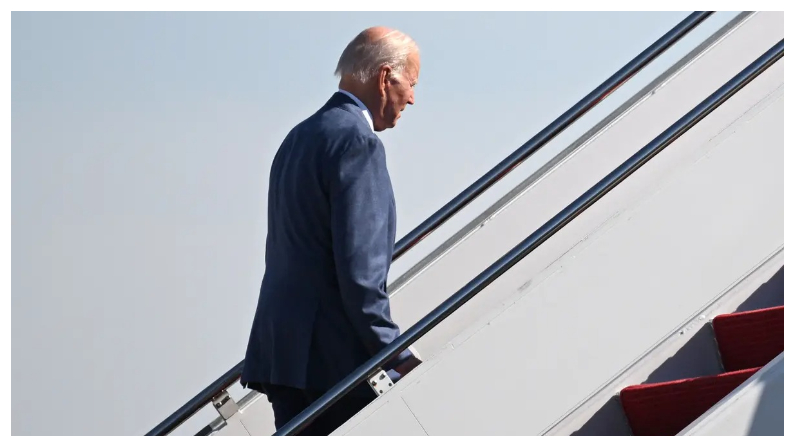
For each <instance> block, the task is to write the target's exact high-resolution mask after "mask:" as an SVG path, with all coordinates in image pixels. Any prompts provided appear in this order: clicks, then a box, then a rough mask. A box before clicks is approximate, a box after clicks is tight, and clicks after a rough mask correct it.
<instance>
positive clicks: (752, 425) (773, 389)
mask: <svg viewBox="0 0 795 447" xmlns="http://www.w3.org/2000/svg"><path fill="white" fill-rule="evenodd" d="M680 436H784V353H783V352H782V353H781V354H779V356H778V357H776V358H775V359H774V360H773V361H772V362H770V363H769V364H768V365H767V366H765V367H764V368H762V369H761V370H760V371H759V372H758V373H756V374H754V375H753V376H752V377H751V378H750V379H748V380H747V381H745V383H743V384H742V385H741V386H740V387H738V388H737V389H736V390H734V391H733V392H732V393H731V394H729V395H728V396H726V397H725V398H724V399H723V400H721V401H720V402H718V403H717V404H716V405H715V406H714V407H712V409H710V410H709V411H708V412H707V413H705V414H704V415H703V416H701V417H700V418H698V419H697V420H696V421H695V422H693V423H692V424H690V425H689V426H688V427H687V428H685V429H684V430H682V432H681V433H680Z"/></svg>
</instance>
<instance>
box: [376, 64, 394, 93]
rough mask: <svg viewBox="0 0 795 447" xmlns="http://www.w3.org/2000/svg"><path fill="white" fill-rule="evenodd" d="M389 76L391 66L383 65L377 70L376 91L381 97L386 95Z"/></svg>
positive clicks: (390, 74)
mask: <svg viewBox="0 0 795 447" xmlns="http://www.w3.org/2000/svg"><path fill="white" fill-rule="evenodd" d="M390 76H392V67H390V66H388V65H384V66H383V67H381V69H379V70H378V93H379V94H380V95H381V97H385V96H386V86H387V85H388V84H389V79H390Z"/></svg>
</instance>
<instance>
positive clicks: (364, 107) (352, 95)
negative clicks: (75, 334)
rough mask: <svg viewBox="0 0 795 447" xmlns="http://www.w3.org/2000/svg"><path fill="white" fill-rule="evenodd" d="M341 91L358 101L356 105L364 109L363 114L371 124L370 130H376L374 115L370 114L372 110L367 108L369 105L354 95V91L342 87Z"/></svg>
mask: <svg viewBox="0 0 795 447" xmlns="http://www.w3.org/2000/svg"><path fill="white" fill-rule="evenodd" d="M339 91H340V93H344V94H346V95H348V97H349V98H351V99H352V100H353V101H354V102H355V103H356V105H357V106H359V108H360V109H362V115H364V119H365V120H367V124H369V125H370V130H372V131H373V132H375V128H374V127H373V117H372V115H371V114H370V110H368V109H367V106H365V105H364V103H363V102H361V101H359V98H357V97H356V96H354V94H353V93H351V92H348V91H345V90H343V89H340V90H339Z"/></svg>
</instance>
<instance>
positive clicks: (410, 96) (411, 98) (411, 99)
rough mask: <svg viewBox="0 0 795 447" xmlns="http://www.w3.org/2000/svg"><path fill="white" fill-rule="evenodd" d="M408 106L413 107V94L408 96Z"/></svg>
mask: <svg viewBox="0 0 795 447" xmlns="http://www.w3.org/2000/svg"><path fill="white" fill-rule="evenodd" d="M409 104H411V105H414V92H412V93H411V95H409Z"/></svg>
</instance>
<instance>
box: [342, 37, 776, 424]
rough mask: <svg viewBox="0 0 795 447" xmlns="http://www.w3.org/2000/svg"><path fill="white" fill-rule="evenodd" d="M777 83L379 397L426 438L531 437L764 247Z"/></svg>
mask: <svg viewBox="0 0 795 447" xmlns="http://www.w3.org/2000/svg"><path fill="white" fill-rule="evenodd" d="M748 37H749V36H746V38H748ZM751 37H753V36H751ZM779 38H780V37H779ZM743 46H746V47H747V46H748V45H747V42H733V43H732V48H731V51H730V53H731V52H734V50H736V48H737V47H743ZM766 49H767V46H765V47H764V48H762V49H761V50H760V51H759V52H758V53H756V54H755V55H754V57H753V58H755V57H757V56H758V55H759V54H761V53H762V52H763V51H764V50H766ZM730 56H731V55H730V54H726V53H724V54H722V57H724V58H725V57H730ZM753 58H751V59H753ZM718 62H720V61H718ZM744 63H745V62H744ZM740 68H742V67H740ZM711 69H722V67H721V66H720V64H719V63H715V64H710V65H709V66H706V67H702V70H706V71H710V70H711ZM737 71H739V68H738V69H737V70H731V71H730V72H729V73H726V76H725V77H726V78H728V77H730V76H731V75H733V74H734V73H736V72H737ZM782 85H783V63H782V62H779V63H778V64H776V65H775V66H774V67H772V68H771V69H769V70H768V71H767V72H766V73H765V74H763V75H761V76H760V77H759V78H758V79H757V80H756V81H754V82H753V83H752V84H751V85H749V86H748V87H747V88H746V89H744V90H743V91H741V92H739V93H738V94H737V95H736V96H735V97H734V98H732V99H731V100H730V101H729V102H727V103H726V104H725V105H724V106H722V107H721V108H720V109H719V110H717V111H716V112H714V113H713V114H712V115H710V116H709V117H707V118H706V119H705V120H704V121H703V122H702V123H701V124H699V125H698V126H696V127H695V128H694V129H692V130H691V131H690V132H688V134H686V135H685V136H683V137H682V138H681V139H680V140H678V141H677V142H676V143H674V144H673V145H672V146H671V147H669V148H668V149H667V150H666V152H664V153H663V154H661V155H660V156H659V157H658V158H656V159H654V160H653V161H652V162H650V163H649V164H648V165H647V166H645V167H644V168H642V169H641V170H640V171H638V172H637V173H636V174H635V175H633V176H632V177H630V179H628V180H627V181H626V182H625V183H624V184H622V185H621V186H619V187H618V188H617V189H616V190H614V191H613V192H611V193H610V194H609V195H608V196H607V197H605V199H604V200H602V201H600V202H599V203H598V204H596V205H594V207H593V208H591V209H590V210H589V211H588V212H586V213H584V214H583V215H582V216H580V218H578V219H577V220H575V222H574V223H573V224H572V225H570V226H574V227H575V228H576V227H577V226H578V224H579V226H580V228H579V230H580V231H584V230H587V232H586V234H587V236H588V237H587V238H583V239H579V240H578V241H577V243H576V246H575V247H572V249H570V250H568V251H567V252H565V253H561V252H560V251H561V250H560V249H561V246H562V245H564V246H565V244H567V241H568V240H570V239H571V238H572V236H573V234H571V231H570V232H569V234H565V233H566V232H567V231H568V227H567V229H564V230H563V231H561V233H558V235H556V236H555V237H553V238H552V239H550V241H548V242H547V244H548V245H549V246H552V247H553V248H557V249H558V252H557V258H556V259H557V261H556V262H555V263H553V264H552V265H550V266H549V267H548V268H547V269H546V271H544V272H542V273H543V274H541V275H538V273H539V272H538V270H537V269H538V267H537V266H533V267H528V264H532V263H533V262H534V260H533V259H532V257H533V256H532V255H531V256H530V257H529V258H530V259H529V260H527V259H526V260H525V261H523V262H521V263H519V264H518V265H517V266H516V267H514V269H512V270H511V271H510V272H509V273H511V274H514V275H516V276H517V278H516V280H520V281H521V280H523V281H528V280H531V279H533V284H532V287H530V288H528V289H527V290H526V291H525V292H524V294H523V295H521V296H514V297H512V302H511V303H510V307H507V310H506V311H504V312H502V313H500V314H499V315H496V316H489V317H488V321H483V322H481V323H478V324H477V325H475V326H474V327H473V328H472V329H471V330H469V331H468V333H467V334H466V335H464V336H462V337H460V340H459V341H458V342H457V343H456V344H455V349H453V350H450V351H448V352H446V353H445V354H443V355H442V357H441V359H439V361H435V362H430V364H428V365H425V366H423V367H421V368H420V369H419V370H417V371H416V373H415V374H412V375H410V376H409V377H407V378H405V379H404V381H402V382H401V383H398V384H397V386H396V387H395V389H393V390H392V391H391V392H390V393H400V395H401V397H402V398H403V399H404V401H405V402H406V403H407V404H408V405H409V408H410V409H411V411H412V413H413V414H414V415H415V416H416V418H417V420H418V421H419V422H420V424H422V426H423V427H424V429H425V430H426V432H428V433H429V434H431V435H439V434H456V435H482V434H502V435H505V434H538V433H541V432H543V431H544V429H545V428H546V427H548V426H550V425H551V424H552V423H554V422H555V421H556V420H557V419H558V418H559V417H560V416H561V415H563V414H564V413H566V412H568V411H569V410H570V409H572V408H574V407H576V405H577V404H578V403H579V402H581V401H582V400H584V399H585V398H586V397H588V396H589V395H591V394H592V393H593V392H594V391H596V390H597V389H598V388H599V387H600V386H601V385H602V384H604V383H606V382H607V381H609V380H610V378H611V377H612V376H613V375H614V374H616V373H617V372H618V371H621V370H622V369H623V368H625V367H626V366H627V365H629V364H631V363H632V361H633V360H634V359H636V358H638V357H639V356H641V355H642V354H643V353H644V352H645V351H646V350H647V349H648V348H649V347H650V346H652V345H654V344H655V343H656V342H657V341H658V340H661V339H662V338H664V337H665V336H666V335H667V334H668V333H669V332H670V331H671V330H672V329H673V328H674V327H677V326H678V325H680V324H681V323H682V322H684V321H687V320H688V318H690V316H691V315H692V314H693V313H695V312H696V311H698V310H699V309H701V308H703V307H704V305H705V304H707V303H709V302H710V301H712V300H713V299H714V298H715V297H717V296H719V295H720V293H721V291H723V290H725V289H726V288H727V287H728V286H729V285H730V284H732V283H734V282H735V281H736V280H737V279H738V278H740V277H742V276H743V275H744V274H745V273H746V272H748V271H749V270H751V269H752V268H753V267H754V266H755V265H757V264H758V263H759V262H761V261H762V260H763V259H765V258H766V257H768V256H769V255H770V254H771V253H774V252H775V251H776V250H777V249H778V248H779V247H781V246H782V245H783V242H784V239H783V237H784V236H783V172H782V170H781V166H782V163H783V96H782V93H783V87H782ZM707 93H711V91H709V92H705V93H703V94H702V95H695V94H694V93H691V95H692V96H694V97H697V98H698V99H701V98H703V97H704V96H706V94H707ZM630 116H631V115H630ZM647 119H648V117H647ZM640 124H641V123H635V125H636V126H640ZM623 130H624V132H623V135H626V136H628V137H629V136H630V134H632V132H630V129H623ZM628 139H629V140H632V139H631V138H628ZM644 143H645V141H644ZM614 144H617V145H620V144H621V141H614ZM639 146H640V145H637V146H636V147H634V149H635V150H636V149H637V148H638V147H639ZM694 154H696V155H694ZM579 157H580V156H579V155H578V156H577V157H575V158H574V160H576V159H577V158H579ZM569 174H572V173H571V172H570V173H569ZM568 178H569V179H570V180H573V178H572V177H568ZM628 203H629V205H631V206H627V204H628ZM605 217H607V220H603V219H604V218H605ZM589 224H590V225H589ZM595 227H596V228H597V229H596V231H594V228H595ZM567 238H568V239H567ZM553 251H554V250H553ZM548 254H549V255H552V254H553V253H548ZM553 260H554V259H553ZM519 275H524V277H523V278H522V277H521V276H519ZM535 278H540V279H535ZM370 416H372V417H370ZM375 416H376V415H371V414H370V412H367V411H365V412H363V413H362V414H360V415H359V416H357V417H356V418H354V420H352V421H351V424H360V425H364V424H368V423H375V421H377V420H378V418H377V417H375ZM371 421H372V422H371ZM362 429H364V428H362Z"/></svg>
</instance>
